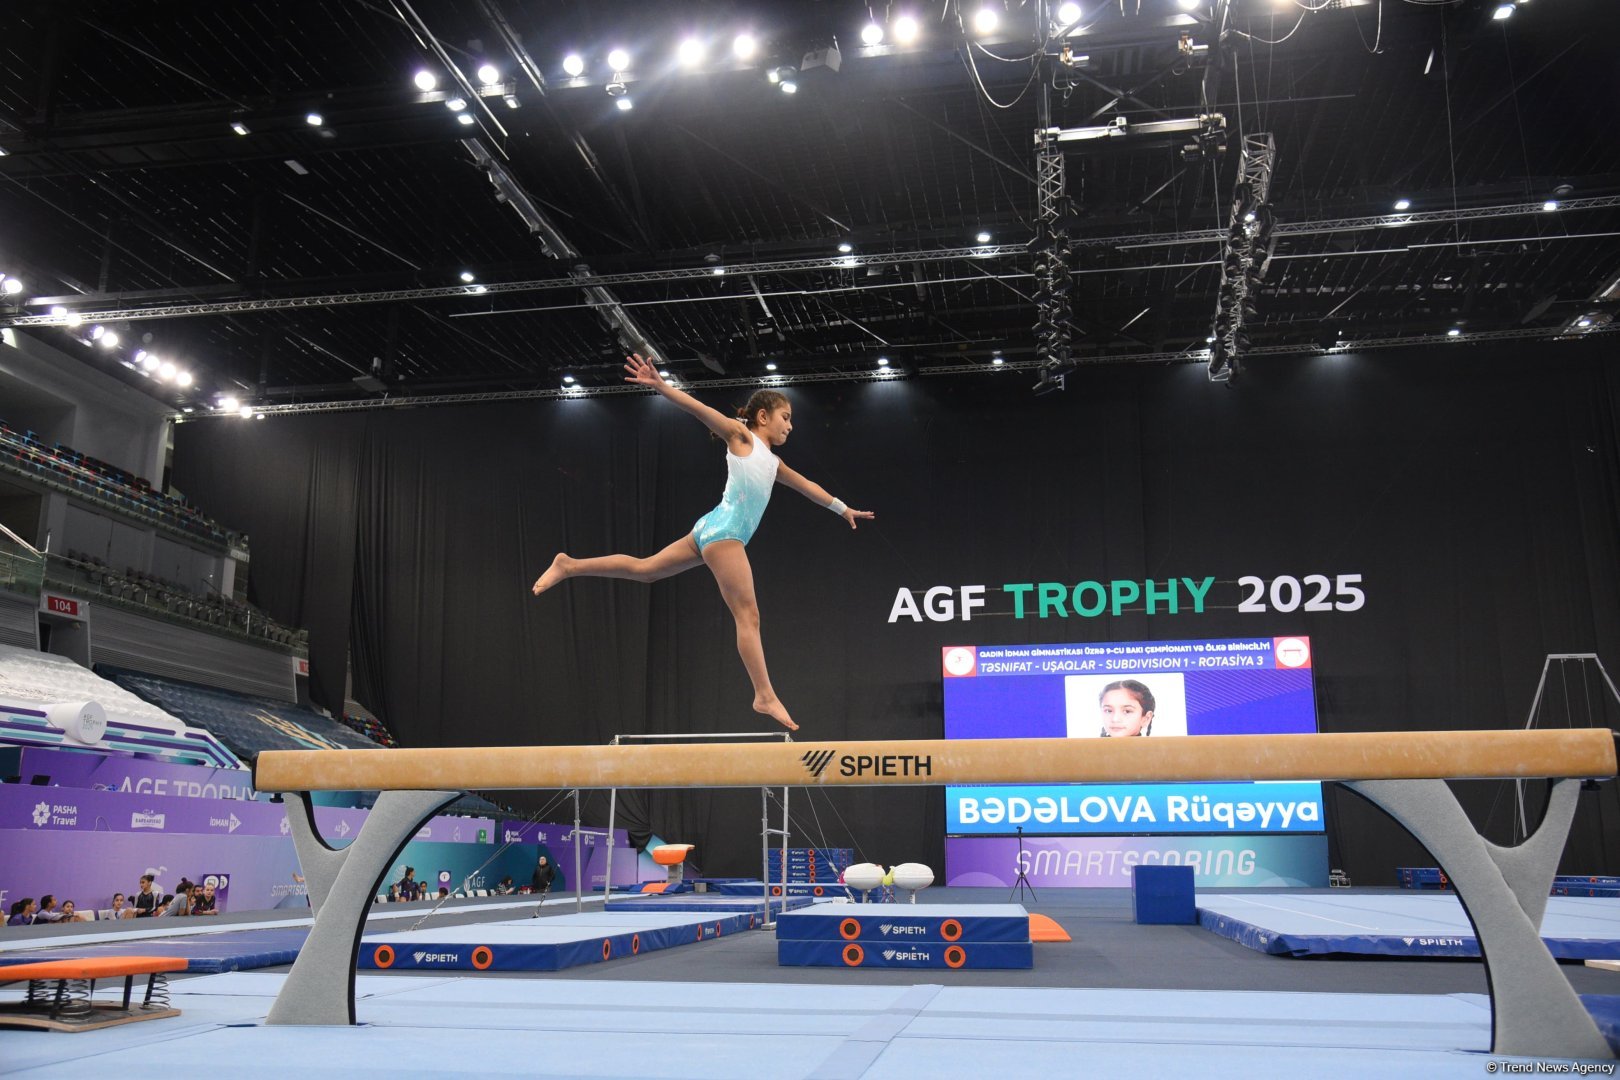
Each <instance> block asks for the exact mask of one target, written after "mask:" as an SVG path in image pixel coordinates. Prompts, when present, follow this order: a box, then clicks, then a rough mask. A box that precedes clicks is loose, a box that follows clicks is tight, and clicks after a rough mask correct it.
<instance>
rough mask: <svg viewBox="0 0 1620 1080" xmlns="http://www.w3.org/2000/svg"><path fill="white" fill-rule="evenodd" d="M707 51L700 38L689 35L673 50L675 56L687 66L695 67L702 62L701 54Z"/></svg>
mask: <svg viewBox="0 0 1620 1080" xmlns="http://www.w3.org/2000/svg"><path fill="white" fill-rule="evenodd" d="M707 51H708V47H707V46H705V45H704V44H703V39H702V38H695V37H689V38H687V39H686V40H685V41H682V42H681V44H680V46H679V47H678V48H677V49H676V50H675V58H676V59H677V60H679V61H680V62H681V63H683V64H685V65H686V66H687V67H697V66H698V65H699V64H701V63H703V54H704V53H705V52H707Z"/></svg>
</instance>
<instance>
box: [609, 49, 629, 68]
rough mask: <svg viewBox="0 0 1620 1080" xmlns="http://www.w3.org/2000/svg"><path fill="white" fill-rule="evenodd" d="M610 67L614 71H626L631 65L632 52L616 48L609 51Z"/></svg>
mask: <svg viewBox="0 0 1620 1080" xmlns="http://www.w3.org/2000/svg"><path fill="white" fill-rule="evenodd" d="M608 67H610V68H612V69H613V70H614V71H626V70H628V69H629V67H630V54H629V53H627V52H625V51H624V50H623V49H614V50H613V51H612V52H610V53H608Z"/></svg>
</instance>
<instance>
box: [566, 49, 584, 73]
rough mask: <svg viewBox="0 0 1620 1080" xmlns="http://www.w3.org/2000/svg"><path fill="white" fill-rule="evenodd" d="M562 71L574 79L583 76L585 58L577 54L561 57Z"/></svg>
mask: <svg viewBox="0 0 1620 1080" xmlns="http://www.w3.org/2000/svg"><path fill="white" fill-rule="evenodd" d="M563 71H565V72H567V73H568V74H569V75H571V76H572V77H574V78H576V79H577V78H579V77H580V76H581V75H583V74H585V58H584V57H583V56H581V55H579V53H569V54H568V55H567V56H565V57H563Z"/></svg>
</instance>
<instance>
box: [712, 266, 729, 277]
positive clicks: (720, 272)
mask: <svg viewBox="0 0 1620 1080" xmlns="http://www.w3.org/2000/svg"><path fill="white" fill-rule="evenodd" d="M709 273H711V274H713V275H714V276H715V277H725V275H726V268H725V267H723V266H716V267H715V268H714V269H713V270H710V271H709Z"/></svg>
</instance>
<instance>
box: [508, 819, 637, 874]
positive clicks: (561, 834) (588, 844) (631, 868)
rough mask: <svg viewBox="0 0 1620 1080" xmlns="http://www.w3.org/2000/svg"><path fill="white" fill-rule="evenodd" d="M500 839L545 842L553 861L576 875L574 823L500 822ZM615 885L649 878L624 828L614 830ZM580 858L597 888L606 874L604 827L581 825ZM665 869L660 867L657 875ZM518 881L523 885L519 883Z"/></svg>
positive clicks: (531, 842) (519, 842)
mask: <svg viewBox="0 0 1620 1080" xmlns="http://www.w3.org/2000/svg"><path fill="white" fill-rule="evenodd" d="M501 841H502V842H503V843H507V844H536V845H538V844H544V845H545V846H546V848H547V849H549V850H550V852H551V856H552V860H553V861H554V862H555V863H556V864H557V868H558V869H559V870H562V871H563V872H564V873H565V874H566V875H567V876H568V877H569V878H570V879H571V878H572V877H573V874H574V827H573V826H572V825H558V824H553V823H551V822H546V821H503V822H501ZM613 846H614V852H613V884H614V885H634V884H635V883H636V882H638V881H643V880H646V879H647V878H646V877H645V876H644V875H643V874H642V872H641V870H640V869H638V867H639V860H638V858H637V855H636V849H635V848H633V847H631V846H630V834H629V833H628V832H626V831H625V830H623V829H614V830H613ZM579 848H580V851H579V859H580V872H581V874H582V875H583V876H584V878H585V886H586V888H596V887H598V886H600V885H602V883H603V882H604V881H605V880H606V877H607V837H606V836H604V835H602V831H601V830H596V831H589V827H588V826H587V827H582V828H581V829H580V831H579ZM663 873H664V870H663V868H662V867H659V868H658V874H657V875H650V876H653V877H656V876H659V875H662V874H663ZM518 884H523V883H522V882H518Z"/></svg>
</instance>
